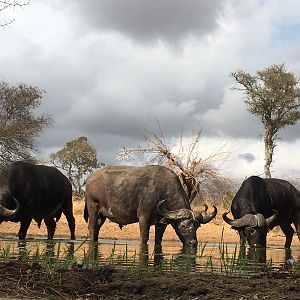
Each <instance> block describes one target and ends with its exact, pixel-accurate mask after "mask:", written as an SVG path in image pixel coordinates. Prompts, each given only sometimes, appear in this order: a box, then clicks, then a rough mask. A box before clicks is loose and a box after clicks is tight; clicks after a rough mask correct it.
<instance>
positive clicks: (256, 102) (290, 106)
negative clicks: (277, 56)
mask: <svg viewBox="0 0 300 300" xmlns="http://www.w3.org/2000/svg"><path fill="white" fill-rule="evenodd" d="M231 76H232V77H233V78H234V79H235V80H236V81H237V83H239V84H240V85H241V86H242V87H241V88H234V89H236V90H240V91H242V92H243V93H244V94H245V95H246V100H245V103H246V105H247V108H248V111H249V112H250V113H252V114H254V115H256V116H258V117H259V118H260V119H261V122H262V123H263V125H264V127H265V134H264V142H265V166H264V171H265V176H266V177H268V178H270V177H271V172H270V166H271V163H272V161H273V153H274V148H275V147H276V142H275V141H276V139H277V138H278V136H277V132H278V130H279V129H281V128H284V127H285V126H287V125H294V124H296V122H297V121H298V120H299V119H300V89H299V88H298V87H297V85H298V83H299V78H297V77H296V76H295V75H294V74H293V73H291V72H288V71H287V70H286V68H285V65H284V64H281V65H272V66H270V67H268V68H266V69H264V70H261V71H257V75H254V76H252V75H250V74H249V73H246V72H244V71H237V72H234V73H232V74H231Z"/></svg>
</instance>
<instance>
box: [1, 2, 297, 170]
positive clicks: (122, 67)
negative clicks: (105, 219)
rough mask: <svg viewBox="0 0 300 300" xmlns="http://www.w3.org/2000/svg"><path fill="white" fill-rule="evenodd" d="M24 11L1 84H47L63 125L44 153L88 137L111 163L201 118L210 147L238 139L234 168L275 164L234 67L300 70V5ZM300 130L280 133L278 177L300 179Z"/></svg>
mask: <svg viewBox="0 0 300 300" xmlns="http://www.w3.org/2000/svg"><path fill="white" fill-rule="evenodd" d="M14 18H15V19H16V20H15V22H13V23H12V24H11V25H9V26H8V27H5V28H3V30H1V32H0V38H1V47H0V80H5V81H8V82H10V83H17V82H26V83H29V84H32V85H34V86H38V87H40V88H41V89H44V90H45V91H46V93H45V95H44V97H43V104H42V106H41V107H40V109H39V110H40V111H42V112H46V113H48V114H50V115H52V116H53V118H54V121H55V126H54V127H53V128H52V129H49V130H47V131H45V132H44V133H43V134H42V135H41V136H40V138H39V141H38V142H39V145H40V148H41V155H42V156H43V157H44V159H46V160H47V155H48V154H49V153H51V152H52V151H56V150H58V149H61V148H62V147H63V145H64V144H65V143H66V142H67V141H70V140H72V139H75V138H78V137H79V136H86V137H87V138H88V139H89V141H90V142H91V143H92V144H93V145H94V146H95V147H96V148H97V150H98V153H99V159H100V160H101V161H104V162H106V163H116V160H115V158H116V156H117V153H118V151H119V150H120V149H121V148H122V147H124V146H125V147H137V146H138V145H139V144H142V143H144V135H145V128H147V129H150V130H153V131H155V130H157V131H158V132H159V129H158V127H157V121H159V124H160V125H161V128H162V129H163V132H164V135H165V138H166V139H172V140H174V139H176V137H180V134H181V131H182V128H184V133H185V134H186V135H187V136H188V135H189V134H190V133H191V129H192V128H193V126H194V125H195V124H199V125H200V127H202V136H203V140H204V141H205V144H206V146H207V147H208V149H207V151H208V152H211V151H212V148H213V147H214V146H215V145H217V144H218V143H223V142H227V143H228V144H229V146H230V147H231V148H233V150H232V156H231V158H229V159H228V161H227V163H226V164H225V165H224V168H225V169H226V171H228V172H229V174H235V175H234V176H245V175H247V174H249V173H255V174H260V173H261V171H262V170H263V163H264V161H263V159H264V158H263V147H262V146H263V142H262V140H261V139H259V136H261V135H262V134H263V131H264V128H263V126H262V124H261V122H260V120H259V118H257V117H255V116H253V115H251V114H250V113H249V112H248V111H247V109H246V107H245V103H244V101H243V100H244V96H243V94H242V93H241V92H239V91H234V90H232V89H231V88H232V86H233V85H234V82H233V79H232V78H231V77H230V76H229V74H230V73H231V72H233V71H236V70H238V69H243V70H246V71H248V72H250V73H255V72H256V71H257V70H259V69H263V68H265V67H267V66H269V65H271V64H274V63H276V64H278V63H283V62H285V64H286V66H287V67H288V68H289V69H290V70H291V71H292V72H294V73H295V74H296V75H297V74H299V75H300V59H299V55H298V52H299V49H300V38H299V34H298V32H299V28H300V21H299V20H300V4H299V2H298V1H295V0H288V1H285V2H282V1H279V0H275V1H260V0H245V1H236V0H224V1H217V0H213V1H211V0H207V1H197V0H187V1H181V0H154V1H141V0H128V1H123V0H107V1H102V0H101V1H96V0H87V1H79V0H74V1H68V2H67V1H62V0H53V1H52V0H51V1H50V0H47V1H35V0H32V1H31V2H30V4H29V5H28V6H26V7H25V8H24V9H22V10H17V11H16V12H15V15H14ZM299 129H300V124H297V125H296V126H288V127H286V128H284V129H283V130H280V131H279V136H280V137H281V140H279V141H278V147H277V148H275V154H276V155H277V156H276V164H275V165H277V166H281V167H280V172H279V173H278V174H288V173H289V172H290V173H292V174H293V175H295V174H298V173H297V171H295V168H294V166H295V164H296V161H297V160H298V158H295V157H293V158H292V157H291V158H290V163H288V162H287V161H286V160H285V159H284V158H283V155H284V151H283V149H291V148H290V147H292V145H298V143H297V141H298V140H299ZM216 140H218V142H216ZM281 145H284V147H283V146H282V149H280V151H279V148H280V147H281ZM209 148H210V149H209ZM277 149H278V152H276V151H277ZM281 150H282V151H281ZM245 153H251V154H253V156H255V160H254V161H252V162H251V164H249V163H247V160H245V156H244V154H245ZM293 153H295V151H294V152H293ZM281 161H285V164H280V162H281ZM299 164H300V162H299ZM275 165H274V169H276V168H275ZM237 166H239V167H237ZM230 170H234V171H232V172H231V171H230ZM276 170H278V169H276ZM281 170H282V171H281ZM299 176H300V168H299Z"/></svg>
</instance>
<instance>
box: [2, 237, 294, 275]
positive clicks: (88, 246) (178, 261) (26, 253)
mask: <svg viewBox="0 0 300 300" xmlns="http://www.w3.org/2000/svg"><path fill="white" fill-rule="evenodd" d="M9 259H25V260H27V261H31V262H39V261H43V262H45V261H47V262H48V261H51V262H52V263H53V262H55V263H57V264H62V265H66V264H67V263H74V262H76V263H77V264H82V265H85V266H87V265H89V266H90V265H93V264H94V265H95V264H98V265H99V264H100V265H107V264H110V265H114V266H115V267H117V268H125V269H129V270H130V269H133V270H134V269H140V268H147V269H151V270H152V269H153V270H154V269H156V270H161V271H164V272H186V271H188V272H200V271H202V272H216V273H225V274H232V275H238V276H251V275H258V274H262V273H266V272H271V271H284V272H285V271H289V270H291V269H293V268H296V267H298V265H299V264H300V261H299V259H300V247H292V248H291V251H287V250H286V249H284V248H282V247H277V246H272V247H268V248H266V249H257V250H255V251H251V250H250V249H249V248H247V249H240V248H239V246H237V245H232V244H225V243H207V244H199V245H198V247H197V248H196V249H193V248H182V245H181V243H179V242H167V241H166V242H163V243H162V246H161V247H157V246H155V245H154V244H153V243H151V242H150V243H149V245H148V246H141V245H140V244H139V241H135V240H130V241H129V240H118V241H112V240H100V242H99V243H98V244H93V243H91V242H89V241H85V240H76V241H70V240H63V239H55V240H54V241H52V242H49V241H47V240H45V239H28V240H26V242H20V241H19V240H18V239H16V238H10V237H9V238H2V239H0V260H2V261H5V260H9Z"/></svg>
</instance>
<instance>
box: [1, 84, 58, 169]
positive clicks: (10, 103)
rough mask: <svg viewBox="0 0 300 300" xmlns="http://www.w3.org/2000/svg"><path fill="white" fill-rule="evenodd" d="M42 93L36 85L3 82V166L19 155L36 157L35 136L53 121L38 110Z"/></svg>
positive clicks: (30, 157)
mask: <svg viewBox="0 0 300 300" xmlns="http://www.w3.org/2000/svg"><path fill="white" fill-rule="evenodd" d="M42 94H43V91H42V90H40V89H39V88H37V87H33V86H29V85H26V84H18V85H16V86H11V85H9V84H8V83H6V82H0V167H1V166H3V165H5V164H7V163H9V162H11V161H14V160H17V159H22V160H27V161H28V160H29V161H31V160H33V156H32V154H33V152H37V150H38V148H37V145H36V142H35V139H36V138H37V137H38V136H39V134H40V133H41V131H42V130H43V129H44V128H45V127H49V126H51V124H52V118H51V117H50V116H48V115H43V114H42V115H38V113H37V112H35V109H37V108H38V107H39V106H40V104H41V99H42Z"/></svg>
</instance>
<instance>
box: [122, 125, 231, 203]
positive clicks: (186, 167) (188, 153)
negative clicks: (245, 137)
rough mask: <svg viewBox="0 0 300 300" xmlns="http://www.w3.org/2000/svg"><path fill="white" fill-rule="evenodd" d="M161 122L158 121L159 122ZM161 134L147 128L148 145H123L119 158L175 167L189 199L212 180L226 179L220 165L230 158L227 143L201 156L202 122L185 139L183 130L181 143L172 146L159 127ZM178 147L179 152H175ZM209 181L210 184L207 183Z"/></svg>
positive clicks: (221, 181)
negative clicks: (135, 146)
mask: <svg viewBox="0 0 300 300" xmlns="http://www.w3.org/2000/svg"><path fill="white" fill-rule="evenodd" d="M158 125H159V123H158ZM158 127H159V131H160V135H157V134H156V133H154V132H152V131H149V130H146V145H145V146H140V145H139V146H138V147H137V148H135V149H128V148H123V149H122V150H121V151H120V152H119V154H118V157H117V159H118V160H119V161H124V160H129V159H144V160H145V158H146V161H145V162H146V164H159V165H164V166H166V167H168V168H170V169H172V170H173V171H174V172H175V173H176V174H177V175H178V176H179V178H180V180H181V182H182V185H183V187H184V188H185V190H186V192H187V194H188V197H189V199H190V202H192V201H193V200H194V199H195V197H197V196H199V195H200V194H203V190H205V189H206V187H209V185H210V184H212V183H214V184H216V183H217V182H218V183H224V184H225V182H227V180H226V179H225V178H224V177H222V176H221V175H220V167H221V166H222V164H223V163H224V161H225V160H226V159H227V158H228V156H229V153H228V151H225V150H224V148H225V145H223V146H221V147H220V148H219V149H216V150H215V151H213V152H212V153H211V154H210V155H208V156H206V157H201V156H200V153H201V151H200V140H201V133H202V129H201V128H200V129H199V126H195V127H194V128H193V132H192V136H191V138H190V140H189V141H188V142H187V143H184V139H183V132H182V133H181V136H180V143H179V147H173V148H172V147H170V145H169V143H167V141H166V139H165V137H164V135H163V131H162V129H161V127H160V125H159V126H158ZM175 151H177V154H175V153H174V152H175ZM208 182H210V184H208Z"/></svg>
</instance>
